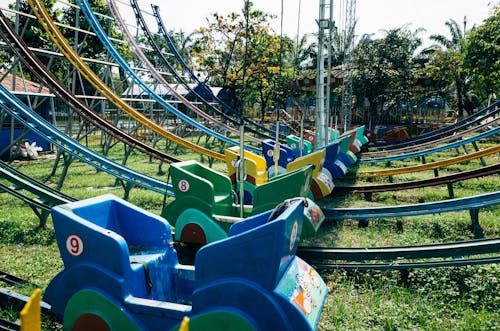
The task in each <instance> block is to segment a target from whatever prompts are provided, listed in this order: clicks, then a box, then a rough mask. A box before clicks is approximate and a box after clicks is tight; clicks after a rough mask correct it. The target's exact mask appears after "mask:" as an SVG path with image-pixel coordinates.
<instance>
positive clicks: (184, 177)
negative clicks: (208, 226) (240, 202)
mask: <svg viewBox="0 0 500 331" xmlns="http://www.w3.org/2000/svg"><path fill="white" fill-rule="evenodd" d="M170 176H171V177H172V186H173V189H174V194H175V199H176V200H175V202H176V203H171V204H170V205H168V206H166V207H165V215H164V216H165V218H167V220H168V221H169V222H171V223H172V222H173V224H175V221H176V219H177V217H178V216H179V214H180V212H182V211H183V210H185V209H187V208H189V207H193V206H196V207H197V208H199V209H202V211H203V212H204V213H206V214H207V215H212V214H222V215H230V214H231V211H232V208H233V201H234V195H233V191H232V184H231V180H230V179H229V177H228V176H226V175H225V174H223V173H220V172H218V171H216V170H214V169H212V168H209V167H207V166H205V165H204V164H201V163H199V162H197V161H193V160H190V161H183V162H177V163H172V164H171V165H170ZM181 202H182V203H181ZM173 205H175V207H170V206H173Z"/></svg>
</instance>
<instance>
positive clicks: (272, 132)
mask: <svg viewBox="0 0 500 331" xmlns="http://www.w3.org/2000/svg"><path fill="white" fill-rule="evenodd" d="M135 5H136V7H137V2H136V1H135ZM132 6H134V4H132ZM151 7H152V8H153V14H154V16H155V17H156V21H157V23H158V29H159V30H160V32H161V33H162V34H163V38H164V39H165V41H166V42H167V44H168V46H169V47H170V51H171V52H172V53H173V54H174V56H175V57H176V59H177V61H179V63H180V64H181V66H182V67H183V68H184V71H186V72H187V73H188V74H189V75H190V76H191V79H192V80H193V81H195V82H196V83H198V85H199V86H201V88H203V92H204V93H206V94H208V95H210V97H211V98H213V99H214V100H215V101H217V103H219V104H220V105H221V106H222V107H223V108H224V110H225V111H226V112H228V113H231V114H233V115H235V116H238V117H239V118H241V119H242V120H243V121H244V122H245V123H248V124H251V125H252V126H253V127H255V128H257V129H259V130H260V131H261V132H268V134H269V135H270V136H271V137H274V136H275V135H276V131H275V130H270V129H268V128H265V127H264V126H262V125H260V124H258V123H256V122H254V121H252V120H251V119H249V118H247V117H245V116H242V115H241V114H239V113H238V112H236V111H235V110H234V109H232V108H231V107H230V106H229V105H227V104H226V103H225V102H223V101H222V100H221V99H220V98H218V97H217V96H216V95H214V94H213V93H212V91H211V90H210V89H209V88H207V87H206V85H205V84H204V83H203V82H202V81H200V79H199V78H198V77H197V76H196V75H195V74H194V72H193V71H192V70H191V68H189V66H188V65H187V63H186V62H185V61H184V59H183V58H182V56H181V55H180V54H179V52H178V51H177V49H176V48H175V45H174V43H173V41H172V39H171V38H170V36H169V35H168V32H167V29H166V28H165V25H164V24H163V20H162V18H161V16H160V8H159V7H158V6H156V5H153V4H152V5H151ZM137 8H138V7H137ZM279 136H280V138H281V139H284V138H285V136H284V134H282V133H280V134H279Z"/></svg>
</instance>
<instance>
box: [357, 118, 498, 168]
mask: <svg viewBox="0 0 500 331" xmlns="http://www.w3.org/2000/svg"><path fill="white" fill-rule="evenodd" d="M499 132H500V127H496V128H494V129H491V130H488V131H486V132H483V133H480V134H478V135H476V136H474V137H470V138H467V139H463V140H460V141H455V142H452V143H449V144H446V145H443V146H439V147H434V148H430V149H426V150H422V151H416V152H413V153H405V154H401V155H391V156H386V157H379V158H369V159H361V160H360V163H365V164H366V163H377V162H388V161H396V160H404V159H409V158H415V157H420V156H425V155H428V154H431V153H437V152H442V151H444V150H448V149H452V148H456V147H460V146H463V145H466V144H468V143H474V142H476V141H478V140H480V139H484V138H487V137H491V136H494V135H496V134H498V133H499Z"/></svg>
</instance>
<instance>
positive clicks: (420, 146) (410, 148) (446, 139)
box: [360, 118, 500, 158]
mask: <svg viewBox="0 0 500 331" xmlns="http://www.w3.org/2000/svg"><path fill="white" fill-rule="evenodd" d="M499 121H500V119H499V118H491V119H489V120H485V121H484V123H482V124H479V125H476V126H474V127H472V128H470V129H468V130H465V131H462V132H459V133H454V134H452V135H447V136H446V137H443V138H439V139H433V140H431V141H428V142H421V143H419V144H418V146H415V145H412V146H407V147H403V148H398V149H390V150H384V151H377V152H366V153H361V154H360V158H366V157H377V156H384V155H388V154H397V153H404V152H408V151H415V150H416V149H423V148H424V147H429V146H433V145H438V144H442V143H449V142H452V141H455V140H459V139H462V137H464V136H466V135H468V134H471V133H474V132H477V131H480V130H482V129H484V128H487V127H496V126H498V123H499Z"/></svg>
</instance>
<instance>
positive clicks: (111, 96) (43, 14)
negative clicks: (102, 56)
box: [28, 0, 224, 160]
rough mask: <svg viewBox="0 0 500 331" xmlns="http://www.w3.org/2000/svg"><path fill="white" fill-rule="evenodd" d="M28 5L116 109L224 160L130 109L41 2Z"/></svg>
mask: <svg viewBox="0 0 500 331" xmlns="http://www.w3.org/2000/svg"><path fill="white" fill-rule="evenodd" d="M28 3H29V5H30V6H31V8H32V9H33V12H34V13H35V15H36V17H37V18H38V20H39V22H40V24H41V25H42V26H43V28H44V29H45V31H46V32H47V34H48V35H49V37H50V39H52V41H53V42H54V44H55V45H56V46H57V48H59V50H60V51H61V53H62V54H64V56H65V57H66V59H67V60H68V61H69V62H70V63H71V64H72V65H73V66H74V67H75V68H76V69H77V70H78V72H80V74H81V75H82V76H83V77H85V79H86V80H87V81H88V82H89V83H90V84H92V86H94V88H95V89H97V90H98V91H99V92H100V93H101V94H102V95H103V96H105V97H106V98H107V99H108V100H109V101H111V102H112V103H113V104H114V105H115V106H116V107H118V108H119V109H120V110H121V111H123V112H124V113H127V114H128V115H129V116H131V117H132V118H133V119H134V120H136V121H137V122H139V123H141V124H143V125H144V126H146V127H148V128H150V129H151V130H152V131H153V132H155V133H157V134H159V135H161V136H163V137H165V138H167V139H169V140H171V141H173V142H175V143H176V144H179V145H180V146H183V147H186V148H189V149H191V150H193V151H195V152H198V153H200V154H203V155H206V156H207V157H211V158H214V159H218V160H224V155H223V154H221V153H217V152H215V151H212V150H210V149H208V148H204V147H201V146H199V145H196V144H194V143H192V142H190V141H187V140H185V139H182V138H181V137H179V136H177V135H175V134H173V133H171V132H170V131H168V130H166V129H165V128H163V127H162V126H160V125H158V124H156V123H155V122H153V121H151V120H150V119H148V118H147V117H146V116H144V115H142V114H141V113H140V112H138V111H137V110H135V109H134V108H132V107H131V106H130V105H129V104H127V103H126V102H125V101H123V100H122V99H121V98H120V97H119V96H118V95H116V94H115V93H114V92H113V91H112V90H111V89H110V88H109V87H108V86H107V85H106V84H104V82H103V81H102V80H101V79H100V78H99V77H98V76H97V75H96V74H95V73H94V72H93V71H92V70H91V69H90V68H89V67H88V66H87V64H86V63H85V62H84V61H83V59H82V58H81V57H80V56H79V55H78V54H77V53H76V52H75V51H74V50H73V48H72V47H71V46H70V44H69V43H68V41H67V40H66V38H64V36H63V34H62V33H61V31H60V30H59V29H58V28H57V26H56V24H55V22H54V20H53V19H52V17H51V16H50V14H49V12H48V11H47V9H46V8H45V6H44V5H43V3H42V2H41V0H28Z"/></svg>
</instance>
